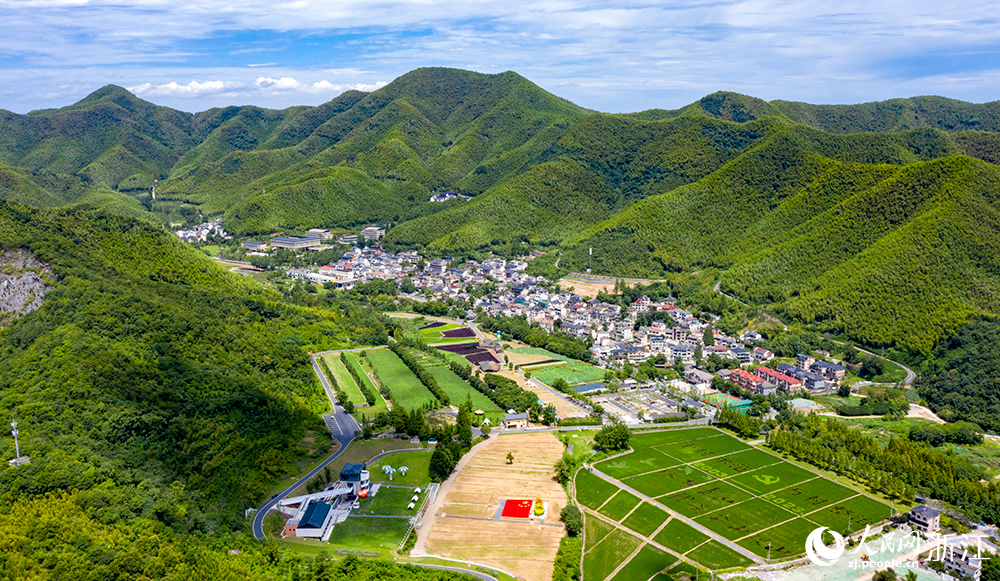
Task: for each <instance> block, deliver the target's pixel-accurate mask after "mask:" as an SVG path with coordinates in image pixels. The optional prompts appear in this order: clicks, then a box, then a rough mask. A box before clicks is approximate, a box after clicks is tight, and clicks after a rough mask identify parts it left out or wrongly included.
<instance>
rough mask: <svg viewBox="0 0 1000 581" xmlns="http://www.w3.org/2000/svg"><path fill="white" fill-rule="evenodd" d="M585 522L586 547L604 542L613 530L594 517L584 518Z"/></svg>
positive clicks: (613, 528)
mask: <svg viewBox="0 0 1000 581" xmlns="http://www.w3.org/2000/svg"><path fill="white" fill-rule="evenodd" d="M585 520H586V523H585V524H584V537H585V538H586V540H587V544H588V546H594V545H596V544H597V543H599V542H601V541H602V540H604V537H606V536H608V535H609V534H611V531H613V530H615V527H613V526H611V525H609V524H608V523H606V522H604V521H603V520H601V519H599V518H597V517H596V516H586V517H585Z"/></svg>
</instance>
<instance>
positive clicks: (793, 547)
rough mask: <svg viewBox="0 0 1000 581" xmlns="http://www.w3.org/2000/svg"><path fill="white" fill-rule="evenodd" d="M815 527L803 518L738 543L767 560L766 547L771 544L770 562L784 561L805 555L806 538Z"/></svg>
mask: <svg viewBox="0 0 1000 581" xmlns="http://www.w3.org/2000/svg"><path fill="white" fill-rule="evenodd" d="M815 528H816V525H815V524H813V523H811V522H809V521H808V520H806V519H804V518H799V519H795V520H794V521H792V522H790V523H785V524H783V525H781V526H777V527H774V528H770V529H767V530H764V531H761V532H759V533H757V534H756V535H754V536H752V537H750V538H747V539H743V540H742V541H740V542H739V545H740V546H741V547H746V548H747V549H749V550H750V551H751V552H753V553H754V554H755V555H759V556H761V557H764V558H767V546H768V543H770V544H771V560H772V561H774V560H778V559H786V558H788V557H794V556H797V555H801V554H803V553H805V545H806V537H808V536H809V533H810V532H812V531H813V530H814V529H815Z"/></svg>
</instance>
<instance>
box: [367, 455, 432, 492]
mask: <svg viewBox="0 0 1000 581" xmlns="http://www.w3.org/2000/svg"><path fill="white" fill-rule="evenodd" d="M430 464H431V450H427V451H426V452H400V453H399V454H390V455H388V456H386V457H384V458H382V459H380V460H379V461H377V462H375V463H374V464H372V465H371V466H369V467H368V472H370V473H371V481H372V482H377V483H379V484H395V485H397V486H419V487H421V488H423V487H426V486H427V485H428V484H430V482H431V477H430V472H429V467H430ZM385 465H388V466H392V467H393V468H397V469H398V468H399V467H400V466H406V467H407V468H409V470H408V471H407V472H406V475H405V476H404V475H403V474H400V473H399V472H397V473H396V474H394V475H393V477H392V481H391V482H390V481H389V477H388V476H387V475H386V474H385V472H382V466H385Z"/></svg>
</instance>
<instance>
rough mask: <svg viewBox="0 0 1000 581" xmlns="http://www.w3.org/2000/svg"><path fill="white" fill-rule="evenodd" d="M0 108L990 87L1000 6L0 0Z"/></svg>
mask: <svg viewBox="0 0 1000 581" xmlns="http://www.w3.org/2000/svg"><path fill="white" fill-rule="evenodd" d="M0 22H2V23H3V25H2V26H3V28H2V31H3V34H0V108H4V109H9V110H13V111H15V112H18V113H25V112H27V111H29V110H32V109H39V108H46V107H58V106H63V105H67V104H70V103H73V102H75V101H77V100H79V99H80V98H82V97H84V96H86V95H87V94H88V93H89V92H91V91H93V90H95V89H97V88H99V87H101V86H103V85H106V84H111V83H113V84H118V85H122V86H124V87H127V88H129V89H130V90H132V92H134V93H136V94H137V95H139V96H141V97H143V98H145V99H148V100H150V101H153V102H154V103H158V104H163V105H168V106H171V107H175V108H178V109H182V110H185V111H201V110H204V109H207V108H210V107H218V106H225V105H242V104H254V105H260V106H266V107H287V106H291V105H315V104H319V103H322V102H324V101H328V100H330V99H332V98H333V97H335V96H336V95H338V94H339V93H341V92H343V91H345V90H348V89H361V90H366V91H368V90H374V89H377V88H378V87H380V86H383V85H384V84H386V83H388V82H390V81H392V79H393V78H395V77H397V76H399V75H401V74H403V73H405V72H407V71H409V70H412V69H414V68H417V67H421V66H450V67H459V68H464V69H471V70H475V71H480V72H484V73H494V72H501V71H505V70H514V71H517V72H518V73H520V74H522V75H524V76H525V77H527V78H529V79H530V80H532V81H534V82H535V83H537V84H538V85H540V86H542V87H543V88H545V89H547V90H549V91H551V92H553V93H555V94H557V95H559V96H561V97H565V98H567V99H570V100H572V101H574V102H576V103H578V104H580V105H582V106H585V107H589V108H592V109H597V110H601V111H609V112H621V111H638V110H643V109H650V108H657V107H659V108H676V107H680V106H683V105H685V104H687V103H690V102H692V101H694V100H697V99H698V98H700V97H702V96H704V95H706V94H708V93H711V92H714V91H717V90H728V91H737V92H740V93H745V94H749V95H753V96H756V97H760V98H763V99H768V100H770V99H786V100H796V101H807V102H811V103H857V102H864V101H874V100H882V99H887V98H892V97H908V96H914V95H943V96H946V97H952V98H956V99H963V100H967V101H974V102H984V101H993V100H997V99H1000V12H998V11H996V10H995V9H994V8H993V7H992V6H991V5H990V3H984V2H981V1H972V0H951V1H949V2H941V1H940V0H935V1H929V0H905V1H902V0H882V1H880V2H871V1H870V0H865V1H856V0H845V1H841V2H794V1H787V0H689V1H677V0H664V1H658V2H657V1H630V0H538V1H535V2H523V3H522V2H517V1H511V0H472V1H458V2H436V1H434V0H375V1H365V0H287V1H286V0H274V1H267V0H242V1H241V2H232V1H231V0H226V1H222V0H202V1H199V2H197V3H185V2H178V1H176V0H174V1H170V0H135V1H130V0H118V1H113V2H106V1H102V0H97V1H89V0H14V1H12V0H0Z"/></svg>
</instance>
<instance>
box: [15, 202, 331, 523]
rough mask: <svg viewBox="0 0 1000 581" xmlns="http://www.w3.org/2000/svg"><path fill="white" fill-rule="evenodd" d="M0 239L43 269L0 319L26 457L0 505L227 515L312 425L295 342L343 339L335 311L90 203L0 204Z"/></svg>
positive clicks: (261, 490) (249, 498) (120, 515)
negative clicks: (58, 502) (37, 286)
mask: <svg viewBox="0 0 1000 581" xmlns="http://www.w3.org/2000/svg"><path fill="white" fill-rule="evenodd" d="M0 248H5V249H6V248H9V249H17V248H24V249H27V250H29V251H31V252H33V253H34V254H35V255H36V256H37V257H38V258H40V259H41V260H42V261H44V262H46V263H47V264H49V265H50V267H51V269H52V271H53V272H54V274H55V276H56V277H57V279H58V282H57V283H56V284H55V288H54V290H52V291H51V292H50V293H49V294H48V295H47V296H46V299H45V301H44V303H43V304H42V306H41V308H39V309H38V310H37V311H35V312H33V313H31V314H29V315H27V316H25V317H23V318H21V319H19V320H17V321H16V322H14V323H13V324H12V325H10V326H9V327H7V328H5V329H0V402H2V407H3V409H4V410H6V411H5V414H6V415H7V416H8V417H13V418H16V419H17V420H19V421H20V422H21V425H22V439H21V449H22V450H23V451H26V452H27V453H29V454H31V456H32V463H31V464H30V465H28V466H23V467H19V468H18V469H8V468H7V466H6V463H4V464H3V465H2V466H0V501H2V502H3V504H4V505H6V506H10V504H11V503H13V502H15V501H16V500H18V499H20V498H23V497H26V496H28V495H34V494H42V493H46V492H50V491H52V492H54V491H60V490H61V491H74V490H75V491H79V492H78V493H74V494H75V495H76V502H77V503H78V504H79V505H80V506H82V507H83V508H85V509H86V510H87V511H88V514H90V515H91V516H94V517H96V518H99V519H100V520H101V521H102V522H105V523H115V522H119V521H123V522H124V521H127V520H129V519H132V518H135V517H145V518H153V519H156V520H159V521H161V522H165V523H167V524H168V525H170V526H172V527H174V528H175V529H177V530H181V531H190V530H197V529H201V530H210V529H212V528H218V527H220V526H221V527H229V526H231V525H239V524H241V523H242V516H243V510H245V509H246V507H248V506H252V505H255V504H256V503H257V502H258V501H260V500H261V499H262V498H263V497H264V496H266V493H267V491H268V490H269V488H270V487H271V486H272V485H273V484H274V482H275V481H276V480H277V478H278V476H279V475H280V474H282V473H284V472H286V471H288V470H289V469H290V468H292V467H293V462H294V461H296V460H297V459H298V458H299V457H300V455H301V453H302V452H301V451H300V449H299V442H300V441H302V439H303V437H304V436H305V435H306V433H307V431H311V430H315V431H316V432H317V433H323V432H325V427H324V426H323V424H322V421H320V420H318V419H317V418H318V416H317V415H315V413H314V412H315V411H316V410H319V409H323V408H324V407H325V405H326V404H325V400H324V397H323V395H322V391H321V390H320V389H319V388H318V385H317V383H316V382H315V378H314V376H313V374H312V370H311V367H310V365H309V358H308V356H307V355H306V348H307V347H309V348H313V349H316V350H319V349H320V348H329V347H331V346H337V345H340V344H342V343H341V341H344V340H346V337H345V336H344V335H345V334H344V333H343V332H342V331H340V330H339V328H338V327H337V325H336V322H335V321H332V320H328V319H325V318H324V317H321V316H318V315H316V314H313V313H309V312H305V311H301V310H298V309H295V308H290V307H286V306H284V305H283V304H281V303H278V302H275V298H276V297H272V296H270V295H268V294H267V293H265V292H263V291H262V290H261V289H260V288H259V287H258V286H257V285H255V284H254V283H253V282H251V281H249V280H247V279H243V278H241V277H238V276H236V275H233V274H231V273H229V272H227V271H225V270H224V269H223V268H221V267H219V266H218V265H216V264H215V263H213V262H212V261H211V260H209V259H207V257H205V256H204V255H203V254H201V253H200V252H198V251H197V250H196V249H194V248H191V247H189V246H187V245H185V244H183V243H181V242H180V241H179V240H177V239H176V237H174V236H172V235H170V234H169V233H168V232H165V231H163V230H161V229H159V228H156V227H154V226H151V225H149V224H148V223H146V222H142V221H136V220H131V219H127V218H121V217H117V216H115V215H112V214H109V213H107V212H104V211H99V210H83V209H81V210H73V211H60V212H55V213H52V212H42V211H36V210H29V209H27V208H25V207H23V206H14V205H9V204H6V203H3V202H0ZM219 337H225V338H226V340H225V341H223V342H220V341H219ZM10 447H11V443H10V442H9V441H8V440H4V441H3V442H2V443H0V449H2V451H3V453H4V454H6V456H7V457H10V454H11V453H12V449H8V448H10Z"/></svg>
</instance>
